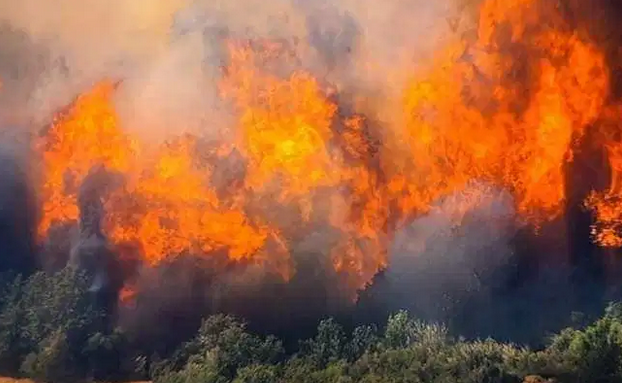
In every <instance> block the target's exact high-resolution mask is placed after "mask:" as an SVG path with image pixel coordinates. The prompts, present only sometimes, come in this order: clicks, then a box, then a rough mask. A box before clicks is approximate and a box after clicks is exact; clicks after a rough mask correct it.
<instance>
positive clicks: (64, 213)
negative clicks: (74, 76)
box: [39, 83, 289, 278]
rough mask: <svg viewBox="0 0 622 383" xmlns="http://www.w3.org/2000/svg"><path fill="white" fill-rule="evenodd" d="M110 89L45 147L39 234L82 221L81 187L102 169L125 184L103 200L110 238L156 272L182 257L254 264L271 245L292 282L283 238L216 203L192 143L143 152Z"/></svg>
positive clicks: (63, 120) (53, 133) (84, 99)
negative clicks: (136, 251) (215, 255)
mask: <svg viewBox="0 0 622 383" xmlns="http://www.w3.org/2000/svg"><path fill="white" fill-rule="evenodd" d="M112 89H113V87H112V86H111V85H110V84H108V83H102V84H99V85H97V86H96V87H95V88H93V89H92V90H91V92H90V93H86V94H85V95H83V96H81V97H80V98H78V100H76V102H75V104H74V105H73V107H72V108H71V110H70V111H69V112H68V114H67V115H66V116H61V117H59V119H58V120H57V121H56V122H55V123H54V125H53V126H52V129H51V130H50V131H49V132H48V133H47V135H46V136H45V137H44V139H43V140H42V142H41V143H40V145H39V147H40V148H41V149H42V150H43V154H42V156H43V161H44V164H45V169H44V170H45V172H44V180H43V185H44V187H43V192H44V196H43V197H44V205H43V206H44V213H45V214H44V216H43V219H42V220H41V223H40V226H39V233H40V234H41V235H44V234H45V233H46V231H47V230H48V229H49V228H50V226H51V225H53V224H55V223H64V222H71V221H76V220H77V219H78V214H79V212H78V207H77V194H78V186H79V184H80V182H81V181H82V180H83V179H84V177H85V176H86V175H87V173H88V171H89V169H90V168H92V167H93V166H95V165H99V164H103V165H104V166H106V167H107V168H108V169H109V170H112V171H115V172H118V173H120V174H122V175H123V176H124V177H125V181H126V182H125V186H124V187H123V188H122V190H116V191H114V192H113V193H112V194H111V195H110V196H109V198H108V200H107V201H106V207H107V214H106V217H105V222H104V227H105V230H106V234H107V235H108V237H109V238H110V239H111V240H112V241H113V242H114V243H117V244H122V243H135V244H137V245H138V246H139V247H140V250H141V254H142V256H143V258H144V261H145V263H147V264H149V265H157V264H158V263H160V262H162V261H164V260H166V259H167V258H168V257H171V256H175V255H178V254H182V253H184V252H190V253H200V254H209V253H211V252H213V251H216V250H220V249H226V250H227V251H228V255H229V257H230V258H231V259H232V260H234V261H241V260H249V259H251V258H253V257H260V255H259V253H260V250H261V249H262V248H263V247H264V245H265V244H266V242H268V241H270V242H272V243H274V244H275V246H276V248H275V246H273V248H272V250H273V253H272V256H273V257H277V258H278V257H280V258H282V259H277V261H278V262H276V264H277V266H278V270H276V271H278V272H279V273H281V274H282V275H283V276H284V277H286V278H287V276H288V273H289V271H288V264H287V251H286V249H285V247H284V245H283V242H282V240H281V239H280V238H278V235H279V234H278V232H277V231H276V230H273V229H272V228H270V227H269V226H268V225H266V224H262V223H260V222H255V221H253V220H252V219H251V218H249V217H247V216H245V214H244V212H243V211H242V209H241V208H240V207H238V206H236V205H235V204H226V201H220V200H219V199H218V198H217V197H216V194H215V192H214V190H212V189H211V188H210V187H209V175H210V169H209V167H208V168H205V167H203V168H200V166H199V165H198V164H197V163H196V162H197V161H196V160H195V156H194V153H195V150H196V148H195V145H196V142H195V140H193V139H192V138H182V139H180V140H178V141H176V142H171V143H167V144H166V145H164V147H162V148H159V149H157V150H156V151H155V153H151V152H149V151H148V150H146V149H144V150H143V149H142V148H141V145H140V144H139V142H138V141H137V140H136V139H132V138H130V137H129V136H128V135H126V134H124V133H122V132H123V130H122V128H121V126H120V123H119V120H118V118H117V117H116V114H115V112H114V107H113V104H112V99H111V96H112ZM139 153H140V154H141V155H140V156H138V154H139ZM68 182H70V183H69V184H68Z"/></svg>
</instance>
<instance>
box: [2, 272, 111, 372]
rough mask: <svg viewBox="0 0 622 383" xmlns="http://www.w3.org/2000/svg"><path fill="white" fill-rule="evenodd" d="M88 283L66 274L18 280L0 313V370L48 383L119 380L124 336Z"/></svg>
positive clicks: (42, 274) (79, 277)
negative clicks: (111, 326)
mask: <svg viewBox="0 0 622 383" xmlns="http://www.w3.org/2000/svg"><path fill="white" fill-rule="evenodd" d="M88 286H89V278H88V277H87V276H86V275H84V274H82V273H77V272H74V271H72V270H70V269H66V270H63V271H61V272H58V273H56V274H52V275H48V274H45V273H37V274H34V275H33V276H31V277H30V278H28V279H27V280H25V281H24V280H22V279H21V278H20V277H17V278H15V279H14V280H13V282H12V283H10V284H9V285H8V287H7V288H6V289H5V291H6V295H5V298H4V300H3V304H2V311H1V312H0V366H2V370H3V372H5V373H9V374H12V375H19V374H24V375H26V376H27V377H31V378H36V379H39V380H45V381H47V382H56V381H59V382H60V381H62V382H67V381H71V380H79V379H82V378H83V377H92V378H95V379H106V378H110V377H113V376H115V375H116V376H118V375H119V374H120V373H121V372H120V371H118V363H114V362H115V356H117V358H116V359H117V360H118V359H120V358H119V357H118V356H119V354H120V352H121V351H120V349H121V348H122V343H123V342H122V338H123V336H122V334H120V333H118V332H115V331H112V330H108V327H109V325H108V319H107V316H106V314H105V312H104V311H103V310H102V309H99V308H97V307H96V302H95V300H94V299H93V296H91V294H90V293H89V292H88Z"/></svg>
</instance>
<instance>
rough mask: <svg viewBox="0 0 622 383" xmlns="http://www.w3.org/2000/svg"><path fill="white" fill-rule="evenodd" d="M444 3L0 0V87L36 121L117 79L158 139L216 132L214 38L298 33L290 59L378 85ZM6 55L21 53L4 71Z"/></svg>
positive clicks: (129, 122)
mask: <svg viewBox="0 0 622 383" xmlns="http://www.w3.org/2000/svg"><path fill="white" fill-rule="evenodd" d="M455 8H456V7H455V1H454V0H444V1H439V2H429V1H424V0H396V1H388V2H383V3H378V2H371V1H368V0H347V1H339V2H336V1H327V0H323V1H317V2H307V1H301V0H277V1H273V2H270V3H266V2H263V1H258V0H236V1H205V0H195V1H191V0H172V1H167V2H164V3H163V2H158V1H155V0H137V1H131V2H128V1H123V0H113V1H107V0H85V1H81V2H79V3H76V2H74V1H70V0H61V1H58V2H54V3H50V2H47V1H45V0H25V1H20V2H15V1H12V0H1V1H0V25H2V26H3V28H4V29H3V33H2V34H1V37H2V38H3V40H5V41H6V40H9V41H8V44H7V45H6V46H9V47H11V46H13V47H14V49H12V50H11V49H9V52H6V50H5V49H3V52H2V53H0V55H2V56H0V78H2V79H3V82H5V83H7V84H8V85H9V88H10V89H9V90H5V92H4V93H0V94H4V95H5V96H6V97H9V98H11V99H13V100H15V105H18V106H19V109H21V113H22V115H23V116H25V117H24V118H22V120H25V121H28V123H31V124H34V125H36V124H42V123H45V122H47V121H49V119H50V117H51V115H52V114H53V113H54V112H55V111H57V110H58V109H59V108H61V107H63V106H65V105H66V104H67V103H68V102H70V101H71V99H73V97H75V96H76V95H77V94H79V93H80V92H83V91H85V90H86V89H88V88H89V87H90V86H91V85H92V84H93V83H94V82H96V81H99V80H101V79H104V78H112V79H115V80H116V79H122V80H123V81H124V84H123V85H122V86H121V89H120V91H119V94H118V98H117V104H118V109H119V113H120V114H121V116H122V117H123V120H124V123H125V124H124V125H125V126H126V128H128V129H133V130H136V131H138V132H142V133H143V136H145V137H146V138H149V139H154V138H156V139H158V140H162V139H164V138H167V137H169V136H170V135H171V134H178V133H179V132H180V131H192V132H194V133H203V134H206V135H208V136H210V137H214V138H217V137H220V136H219V135H221V134H223V131H224V130H226V127H227V126H228V125H229V124H228V122H229V119H228V117H230V112H228V111H226V110H224V109H226V108H224V106H223V105H221V104H220V102H219V100H218V96H217V88H216V84H217V79H218V78H217V76H218V75H219V67H220V66H221V65H222V64H223V62H224V60H225V58H226V57H225V55H224V54H223V53H224V52H223V49H222V48H223V47H222V38H223V37H226V36H233V37H239V38H265V37H268V38H283V39H288V40H290V41H291V40H298V41H301V42H304V44H301V45H300V46H301V49H300V51H299V52H298V53H299V55H300V59H301V66H302V67H304V68H306V69H309V70H312V71H314V72H315V74H316V75H318V76H319V77H321V78H325V79H326V80H329V81H331V82H334V83H335V84H336V85H338V86H342V87H346V86H356V87H357V88H366V89H369V90H370V93H371V91H372V90H373V91H379V90H380V91H382V92H383V93H386V94H388V93H391V92H395V91H396V90H399V89H400V86H399V84H396V83H391V81H389V80H390V79H391V78H393V76H394V75H395V76H398V77H395V79H397V78H399V76H402V75H405V74H406V73H407V72H408V69H409V67H410V66H412V65H413V62H417V60H418V59H419V58H420V57H423V56H425V55H426V54H428V55H429V54H430V53H431V52H432V51H433V49H434V48H435V47H436V46H437V45H439V44H440V43H441V39H442V38H443V36H445V35H446V34H447V32H448V31H449V29H450V28H449V24H448V23H447V17H448V15H450V14H451V13H452V12H454V9H455ZM9 31H10V32H9ZM3 47H4V46H3ZM16 60H22V62H21V64H24V63H26V62H27V63H29V64H28V65H20V66H19V67H20V68H25V69H20V71H22V72H20V73H15V71H16V69H15V66H16ZM9 67H10V68H9ZM225 135H226V134H225Z"/></svg>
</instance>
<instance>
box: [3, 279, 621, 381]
mask: <svg viewBox="0 0 622 383" xmlns="http://www.w3.org/2000/svg"><path fill="white" fill-rule="evenodd" d="M3 280H4V282H3V283H2V284H1V286H0V288H1V289H2V291H1V293H2V295H1V297H2V301H1V310H0V368H1V369H2V371H1V372H2V373H4V374H10V375H13V376H18V375H19V376H25V377H30V378H34V379H36V380H39V381H46V382H50V383H55V382H64V383H67V382H73V381H84V380H98V381H102V380H103V381H115V380H116V381H119V380H129V379H140V378H142V379H146V378H149V379H153V380H154V382H155V383H224V382H235V383H268V382H283V383H289V382H291V383H294V382H295V383H315V382H317V383H325V382H335V383H350V382H365V383H385V382H386V383H389V382H391V383H393V382H438V383H451V382H456V383H458V382H460V383H469V382H473V383H475V382H478V383H479V382H499V383H504V382H519V383H520V382H523V381H525V382H545V381H547V379H551V380H550V381H557V382H622V306H621V305H617V304H616V305H611V306H610V307H609V308H608V309H607V311H606V312H605V313H604V315H603V316H602V318H600V319H599V320H597V321H596V322H594V323H592V324H590V325H588V326H585V327H583V328H580V329H566V330H563V331H562V332H560V333H559V334H558V335H556V336H554V337H553V338H552V339H551V341H550V343H549V345H548V347H546V348H545V349H543V350H530V349H528V348H523V347H519V346H516V345H511V344H503V343H499V342H496V341H493V340H482V341H466V340H463V339H455V338H453V337H451V336H450V335H449V333H448V331H447V329H446V328H444V327H443V326H440V325H431V324H425V323H422V322H420V321H417V320H416V319H413V318H411V317H409V315H408V313H406V312H398V313H395V314H394V315H392V316H390V317H389V318H388V320H387V322H386V324H384V325H383V326H382V328H376V327H374V326H362V327H358V328H356V329H354V330H353V331H351V332H346V331H345V330H344V329H343V328H342V327H341V326H340V325H339V324H338V323H336V322H335V321H334V320H332V319H326V320H324V321H322V322H320V323H319V325H318V328H317V332H316V335H315V336H314V337H313V338H312V339H308V340H305V341H301V342H300V347H299V349H298V351H297V352H296V353H294V354H288V353H286V352H285V350H284V348H283V346H282V344H281V342H280V341H279V340H278V339H276V338H274V337H270V336H268V337H264V336H257V335H253V334H251V333H250V332H249V331H247V329H246V326H245V324H244V323H243V322H241V321H239V320H237V319H235V318H233V317H231V316H226V315H215V316H210V317H208V318H206V319H205V320H204V321H203V324H202V326H201V328H200V329H199V331H198V333H197V334H196V336H195V337H194V338H193V339H191V340H190V341H188V342H186V343H185V344H183V345H180V347H179V348H178V349H177V350H176V351H175V352H174V353H172V355H169V356H168V357H167V358H165V359H157V358H155V357H154V356H144V355H143V356H141V355H139V354H137V353H136V352H134V351H132V345H131V342H129V341H128V339H127V338H126V336H125V335H124V334H123V332H122V331H120V330H118V329H116V328H114V326H111V325H110V324H111V323H113V322H114V320H112V318H110V317H108V316H107V314H106V312H105V311H104V310H101V309H99V308H98V307H97V299H94V298H93V296H92V295H90V293H89V292H88V291H87V286H88V283H87V282H88V280H87V278H86V277H85V276H84V275H81V274H76V273H74V272H71V271H69V270H65V271H62V272H60V273H57V274H54V275H46V274H43V273H38V274H35V275H33V276H32V277H30V278H28V279H26V280H23V279H21V278H20V277H17V278H12V277H10V278H9V277H6V276H5V278H4V279H3ZM542 377H544V378H542ZM545 378H546V379H545Z"/></svg>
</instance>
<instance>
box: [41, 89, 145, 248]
mask: <svg viewBox="0 0 622 383" xmlns="http://www.w3.org/2000/svg"><path fill="white" fill-rule="evenodd" d="M113 91H114V84H113V83H111V82H102V83H100V84H98V85H96V86H95V87H94V88H93V89H92V90H91V91H90V92H89V93H86V94H83V95H81V96H80V97H78V98H77V100H76V101H75V103H74V105H73V107H72V108H71V110H69V111H68V112H67V114H66V115H64V116H58V117H57V119H56V121H54V123H53V124H52V126H51V127H50V129H49V130H48V131H47V132H46V135H45V137H44V139H43V140H41V141H40V142H38V149H39V150H40V151H41V152H42V157H43V177H44V179H43V185H42V188H41V193H42V200H43V215H42V219H41V222H40V223H39V235H40V236H44V235H45V234H46V233H47V230H48V229H49V228H50V226H51V225H53V224H55V223H62V222H66V221H75V220H77V219H78V206H77V193H78V187H79V186H80V184H81V182H82V181H83V180H84V177H86V175H87V174H88V172H89V170H90V169H91V168H92V167H93V166H95V165H98V164H103V165H105V166H106V167H107V168H109V169H111V170H114V171H119V172H126V171H128V170H129V168H130V164H131V159H132V158H133V157H135V155H136V152H137V147H136V143H135V142H134V141H132V139H131V138H130V137H128V136H127V135H126V134H125V133H123V131H122V130H121V129H120V128H119V121H118V118H117V115H116V113H115V111H114V106H113V105H112V103H111V97H112V93H113Z"/></svg>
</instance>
